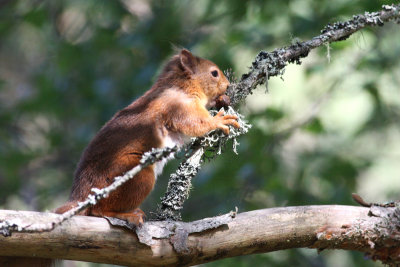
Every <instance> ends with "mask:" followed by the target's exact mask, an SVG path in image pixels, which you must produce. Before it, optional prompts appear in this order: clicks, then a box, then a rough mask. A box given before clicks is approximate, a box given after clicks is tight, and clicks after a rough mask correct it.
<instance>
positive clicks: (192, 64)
mask: <svg viewBox="0 0 400 267" xmlns="http://www.w3.org/2000/svg"><path fill="white" fill-rule="evenodd" d="M179 58H180V61H181V65H182V67H183V68H184V69H185V70H186V71H188V72H189V73H190V74H193V73H195V72H196V62H197V59H196V57H195V56H193V55H192V53H190V51H189V50H187V49H182V50H181V52H180V53H179Z"/></svg>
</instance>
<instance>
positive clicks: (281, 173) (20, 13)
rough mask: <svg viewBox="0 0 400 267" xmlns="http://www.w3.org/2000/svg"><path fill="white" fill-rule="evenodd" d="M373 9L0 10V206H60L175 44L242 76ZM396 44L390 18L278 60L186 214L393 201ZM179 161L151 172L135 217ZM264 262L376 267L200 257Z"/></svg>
mask: <svg viewBox="0 0 400 267" xmlns="http://www.w3.org/2000/svg"><path fill="white" fill-rule="evenodd" d="M383 3H390V2H388V1H376V0H368V1H362V0H358V1H345V0H342V1H328V0H323V1H321V0H297V1H242V0H231V1H227V0H226V1H212V0H209V1H130V0H126V1H116V0H115V1H104V0H91V1H88V0H86V1H77V0H68V1H50V0H48V1H33V0H19V1H4V0H3V1H0V208H4V209H23V210H49V209H53V208H55V207H57V206H58V205H60V204H62V203H63V202H64V201H65V200H66V199H67V197H68V194H69V189H70V186H71V182H72V177H73V171H74V168H75V165H76V163H77V161H78V159H79V157H80V153H81V152H82V150H83V149H84V147H85V146H86V145H87V144H88V142H89V141H90V139H91V138H92V137H93V135H94V134H95V133H96V131H98V130H99V128H100V127H101V126H102V125H103V124H104V123H105V122H106V121H107V120H108V119H109V118H110V117H111V116H112V115H113V114H114V113H115V112H116V111H117V110H119V109H121V108H123V107H124V106H126V105H127V104H129V103H130V102H131V101H133V100H134V99H135V98H137V97H138V96H140V95H141V94H142V93H143V92H144V91H145V90H147V89H148V88H149V87H150V86H151V84H152V82H153V81H154V80H155V78H156V74H157V72H158V71H159V70H160V68H161V66H162V63H163V62H165V60H166V59H168V57H169V56H171V55H172V53H173V47H174V46H178V47H186V48H188V49H190V50H192V52H193V53H195V54H196V55H199V56H201V57H205V58H209V59H211V60H213V61H214V62H216V63H217V64H218V65H219V66H220V67H221V69H228V68H232V69H233V71H234V72H235V73H236V75H237V76H240V75H241V74H242V73H244V72H247V70H248V66H249V65H250V64H251V61H252V60H253V58H254V57H255V56H256V54H257V52H258V51H259V50H261V49H263V50H272V49H274V48H277V47H281V46H285V45H289V44H291V43H292V42H296V41H298V40H307V39H310V38H312V37H313V36H315V35H318V34H319V32H320V30H321V29H322V28H323V27H324V25H326V24H327V23H329V22H335V21H337V20H345V19H349V18H351V16H352V15H353V14H358V13H363V12H364V11H374V10H378V9H380V6H381V5H382V4H383ZM399 40H400V27H399V25H396V24H394V23H389V24H387V25H385V26H384V27H382V28H370V29H367V30H364V31H362V32H361V33H357V34H355V35H353V36H352V37H351V38H349V39H348V40H346V41H343V42H340V43H336V44H332V45H331V46H330V47H329V48H327V47H321V48H320V49H317V50H315V51H313V52H312V53H311V54H310V55H309V57H308V58H307V59H305V60H303V65H301V66H294V65H292V66H290V67H288V68H287V70H286V73H285V74H284V75H283V76H282V78H283V80H281V79H279V78H272V79H271V80H270V83H269V93H268V94H265V88H264V87H261V88H259V90H258V91H257V92H255V94H254V95H253V96H251V97H249V98H248V100H247V101H246V103H243V105H242V106H241V107H240V111H241V112H242V113H244V114H246V116H247V119H248V120H249V121H250V122H251V123H252V124H253V125H254V127H253V128H252V130H251V131H250V133H249V134H247V135H246V136H243V137H242V138H241V139H240V140H239V141H240V143H241V146H240V148H239V152H240V153H239V155H238V156H236V155H235V154H233V153H232V152H231V150H230V149H228V150H227V151H226V153H224V154H223V155H222V156H220V157H218V158H217V159H216V160H213V161H212V162H209V163H207V164H205V165H204V167H203V168H202V170H201V172H200V173H199V175H198V176H197V177H196V178H195V180H194V181H193V183H194V189H193V190H192V193H191V197H190V199H189V200H188V201H187V202H186V204H185V209H184V210H183V217H184V219H185V220H194V219H199V218H203V217H205V216H214V215H217V214H221V213H226V212H228V211H230V210H232V209H234V208H235V206H236V207H238V208H239V211H248V210H254V209H262V208H269V207H280V206H291V205H320V204H344V205H346V204H349V205H352V204H354V203H353V202H352V200H351V193H352V192H359V193H360V194H361V195H362V196H363V197H365V198H366V199H367V200H368V201H385V200H390V199H398V198H399V193H400V177H399V176H400V167H399V160H400V152H399V151H400V142H399V141H398V140H400V126H399V121H400V120H399V119H400V90H399V84H400V78H399V77H400V64H399V55H400V42H399ZM328 50H329V51H330V53H329V55H330V60H328V58H327V55H328ZM305 122H307V123H305ZM177 164H178V162H171V163H170V164H168V166H167V168H166V169H165V171H164V174H163V175H162V176H161V177H159V178H158V183H157V186H156V188H155V190H154V191H153V193H152V194H151V196H150V197H149V198H148V199H147V200H146V202H145V203H144V205H143V209H144V210H145V211H146V212H147V213H149V212H150V211H154V210H155V208H156V205H157V203H158V202H159V198H160V196H162V194H163V192H164V191H165V188H166V183H167V180H168V175H169V173H171V172H172V171H173V170H174V169H175V167H176V166H177ZM80 264H81V263H80ZM85 264H86V263H82V265H80V266H88V265H85ZM267 265H268V266H332V267H333V266H379V264H378V263H373V262H371V261H369V260H367V259H364V258H363V255H362V254H361V253H348V252H343V251H324V252H322V253H321V254H317V252H316V251H315V250H308V249H298V250H288V251H280V252H276V253H269V254H264V255H251V256H244V257H238V258H234V259H226V260H222V261H218V262H214V263H210V264H207V266H267ZM90 266H98V265H95V264H93V265H90Z"/></svg>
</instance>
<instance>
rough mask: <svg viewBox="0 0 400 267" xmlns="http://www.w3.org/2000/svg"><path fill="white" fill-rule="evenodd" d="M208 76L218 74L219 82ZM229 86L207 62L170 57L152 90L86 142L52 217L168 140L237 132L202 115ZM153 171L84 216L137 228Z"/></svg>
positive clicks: (184, 55)
mask: <svg viewBox="0 0 400 267" xmlns="http://www.w3.org/2000/svg"><path fill="white" fill-rule="evenodd" d="M212 71H217V72H218V77H214V76H213V75H212V74H211V72H212ZM214 73H215V72H214ZM228 85H229V82H228V80H227V79H226V77H225V76H224V74H223V73H222V71H221V70H219V69H218V67H217V66H216V65H215V64H214V63H212V62H211V61H208V60H205V59H201V58H198V57H196V56H193V55H192V54H191V53H190V52H189V51H188V50H182V51H181V52H180V53H179V54H178V55H175V56H173V57H172V58H171V60H170V61H169V62H168V63H167V64H166V66H165V67H164V69H163V72H162V73H161V75H160V76H159V78H158V80H157V81H156V83H155V84H154V86H153V87H152V88H151V89H150V90H149V91H147V92H146V93H145V94H144V95H143V96H142V97H140V98H139V99H137V100H136V101H134V102H133V103H132V104H130V105H129V106H127V107H126V108H124V109H123V110H121V111H119V112H118V113H117V114H116V115H114V117H113V118H112V119H111V120H110V121H108V122H107V123H106V124H105V125H104V126H103V128H102V129H101V130H100V131H99V132H98V133H97V135H96V136H95V137H94V139H93V140H92V141H91V142H90V144H89V145H88V147H87V148H86V150H85V151H84V153H83V155H82V157H81V159H80V161H79V164H78V167H77V170H76V172H75V179H74V182H73V186H72V192H71V195H70V200H69V202H68V203H66V204H65V205H63V206H62V207H60V208H58V209H57V211H56V212H58V213H62V212H65V211H67V210H69V209H70V208H72V207H73V206H75V205H76V203H77V202H78V201H83V200H84V199H85V198H86V197H87V196H88V195H89V193H90V192H91V191H90V190H91V188H93V187H96V188H103V187H106V186H108V185H110V184H111V183H112V182H113V178H114V177H116V176H120V175H123V174H124V173H125V172H127V171H129V170H130V169H132V168H133V167H135V166H136V165H138V164H139V161H140V158H141V157H142V155H143V153H144V152H146V151H149V150H151V148H160V147H163V146H164V141H165V140H166V138H167V136H173V137H175V136H181V135H182V134H183V135H185V136H191V137H192V136H202V135H204V134H206V133H207V132H209V131H211V130H214V129H217V128H219V129H222V130H223V131H224V132H226V133H227V132H229V128H228V127H227V125H229V124H230V125H233V126H235V127H239V125H238V123H237V121H236V120H237V118H236V117H235V116H231V115H225V116H224V115H223V113H219V114H218V115H217V116H215V117H211V116H210V115H209V113H208V111H207V109H206V106H212V105H214V104H215V100H216V99H217V98H218V97H219V96H221V95H223V94H224V93H225V91H226V88H227V86H228ZM154 169H155V166H154V165H152V166H149V167H147V168H145V169H144V170H142V171H141V172H140V173H138V174H137V175H136V176H135V177H134V178H133V179H131V180H130V181H128V182H127V183H126V184H124V185H123V186H121V187H120V188H118V189H117V190H116V191H114V192H113V193H111V194H110V195H109V196H108V198H106V199H103V200H101V201H100V202H99V203H98V204H97V205H95V206H93V207H91V208H88V209H87V210H85V211H84V212H83V214H84V215H93V216H112V217H118V218H121V219H126V220H128V221H130V222H133V223H135V224H138V223H141V222H142V221H143V216H144V214H143V212H141V211H140V210H139V209H138V207H139V205H140V204H141V203H142V202H143V200H144V199H145V198H146V196H147V195H148V194H149V193H150V192H151V190H152V189H153V187H154V183H155V174H154Z"/></svg>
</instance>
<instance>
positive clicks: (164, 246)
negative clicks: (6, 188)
mask: <svg viewBox="0 0 400 267" xmlns="http://www.w3.org/2000/svg"><path fill="white" fill-rule="evenodd" d="M57 216H59V215H56V214H52V213H39V212H30V211H20V212H17V211H9V210H0V219H5V218H7V219H8V220H14V221H22V222H24V223H26V224H29V223H32V222H37V221H49V220H52V219H54V218H55V217H57ZM231 216H234V214H233V215H232V214H231V215H223V216H219V217H215V218H208V219H203V220H200V221H195V222H190V223H183V222H171V221H170V222H159V221H158V222H146V223H145V224H144V225H143V227H142V228H140V229H137V230H136V233H137V235H136V234H134V233H132V232H131V233H129V232H128V231H127V230H125V229H122V228H118V227H111V226H110V224H109V223H108V222H107V220H105V219H102V218H96V217H86V216H75V217H73V218H71V219H70V220H68V221H66V222H64V223H63V224H62V225H60V226H59V227H57V228H56V229H54V230H53V231H51V232H43V233H29V234H27V233H21V232H15V233H13V234H12V236H9V237H4V236H0V255H1V256H25V257H26V256H28V257H29V256H35V257H41V258H58V259H72V260H80V261H92V262H102V263H112V264H120V265H129V266H143V265H146V266H176V265H177V264H179V265H187V266H189V265H195V264H200V263H205V262H209V261H214V260H218V259H223V258H227V257H234V256H238V255H247V254H255V253H264V252H270V251H276V250H284V249H289V248H304V247H308V248H317V249H319V250H323V249H327V248H328V249H347V250H357V251H362V252H364V253H366V254H367V255H368V256H369V257H371V258H372V259H374V260H377V259H379V260H381V261H383V262H384V263H389V264H398V263H400V230H399V229H400V207H399V206H397V207H396V206H395V207H379V206H372V207H371V208H365V207H353V206H336V205H334V206H300V207H285V208H272V209H264V210H256V211H250V212H244V213H240V214H238V215H236V217H235V218H231ZM221 222H223V223H222V225H221V226H219V225H220V224H221ZM218 226H219V227H218ZM215 227H216V228H215ZM137 236H139V238H140V240H139V239H138V237H137ZM50 247H51V249H49V248H50Z"/></svg>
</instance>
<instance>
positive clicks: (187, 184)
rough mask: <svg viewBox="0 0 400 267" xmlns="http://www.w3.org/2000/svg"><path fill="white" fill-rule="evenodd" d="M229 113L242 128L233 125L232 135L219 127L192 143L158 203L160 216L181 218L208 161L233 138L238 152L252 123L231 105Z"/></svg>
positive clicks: (158, 215)
mask: <svg viewBox="0 0 400 267" xmlns="http://www.w3.org/2000/svg"><path fill="white" fill-rule="evenodd" d="M216 113H217V112H216V111H214V110H212V111H211V114H212V115H215V114H216ZM225 113H226V114H229V115H236V116H237V117H238V123H239V125H240V128H238V129H236V128H234V127H232V126H230V127H229V129H230V131H229V135H225V134H224V133H223V132H222V131H220V130H215V131H211V132H210V133H208V134H207V135H206V136H203V137H200V138H193V139H192V142H191V143H190V144H189V145H188V147H189V151H190V152H189V154H188V155H186V160H184V161H183V162H182V163H181V164H180V165H179V167H178V169H177V170H176V171H175V172H174V173H172V174H171V176H170V179H169V182H168V187H167V191H166V193H165V195H164V197H162V198H161V204H160V205H159V206H158V211H157V214H156V218H157V219H159V220H181V214H180V211H181V210H182V208H183V204H184V202H185V200H186V199H187V198H188V197H189V191H190V189H191V186H192V178H193V177H195V176H196V174H197V172H198V171H199V169H200V167H201V164H202V163H203V162H204V160H206V159H210V158H214V157H216V156H217V155H220V154H221V153H222V150H223V149H224V148H225V147H226V145H227V142H228V141H229V140H232V149H233V151H234V152H235V153H236V154H237V146H238V145H239V143H238V141H237V137H239V136H240V135H242V134H245V133H247V132H248V131H249V129H250V128H251V125H250V124H248V123H247V122H246V121H245V120H244V116H243V115H241V114H239V113H238V112H236V111H235V110H234V109H233V108H232V107H228V108H227V110H226V111H225Z"/></svg>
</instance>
